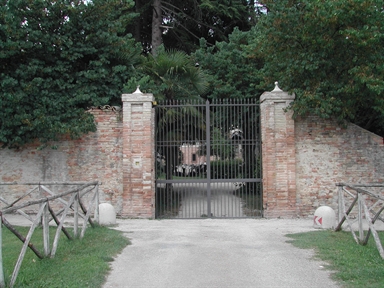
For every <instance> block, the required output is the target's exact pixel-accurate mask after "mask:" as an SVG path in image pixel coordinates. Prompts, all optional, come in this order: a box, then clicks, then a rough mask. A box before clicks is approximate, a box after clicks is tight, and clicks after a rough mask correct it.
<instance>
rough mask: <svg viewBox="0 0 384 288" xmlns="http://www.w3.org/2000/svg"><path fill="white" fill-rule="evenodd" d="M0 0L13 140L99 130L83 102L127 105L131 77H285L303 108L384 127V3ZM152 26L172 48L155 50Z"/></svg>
mask: <svg viewBox="0 0 384 288" xmlns="http://www.w3.org/2000/svg"><path fill="white" fill-rule="evenodd" d="M0 3H1V5H0V89H1V93H0V107H1V110H0V143H2V144H3V145H5V146H8V147H19V146H22V145H23V144H25V143H29V142H32V141H34V140H35V139H39V140H40V142H42V143H46V142H49V141H50V140H54V139H57V137H58V136H59V135H63V134H67V135H70V136H72V137H77V136H80V135H82V134H84V133H87V132H89V131H94V130H95V129H96V127H95V124H94V122H93V119H92V116H91V115H90V114H88V113H84V111H85V110H86V108H87V107H89V106H97V105H104V104H110V105H111V104H112V105H113V104H120V101H121V100H120V96H121V93H122V91H123V87H124V86H125V89H126V90H125V92H132V91H134V90H135V89H136V86H137V85H138V84H139V85H141V87H140V89H141V90H142V91H144V92H150V93H153V94H154V95H155V97H156V98H157V99H158V100H159V99H181V98H198V97H200V96H202V97H204V98H208V99H222V98H252V97H259V95H261V93H262V92H263V91H266V90H270V89H272V88H273V86H272V85H273V83H274V82H275V81H276V80H277V81H279V83H280V86H281V88H282V89H284V90H288V91H291V92H295V93H296V100H295V102H294V103H293V104H292V107H291V108H292V109H293V111H294V115H295V116H305V115H307V114H309V113H314V114H316V115H319V116H321V117H323V118H330V117H336V118H337V119H338V120H339V121H340V122H342V121H344V120H348V121H352V122H354V123H356V124H358V125H360V126H362V127H364V128H366V129H368V130H370V131H373V132H375V133H377V134H380V135H383V136H384V31H383V29H384V28H383V23H384V12H383V1H382V0H333V1H326V0H303V1H292V0H281V1H274V0H264V1H249V0H247V1H245V0H232V1H228V0H186V1H173V0H156V1H154V0H153V1H144V0H135V1H133V0H125V1H121V0H108V1H106V0H92V1H90V0H89V1H85V0H75V1H73V0H52V1H43V0H0ZM155 3H157V5H160V6H159V7H160V8H161V15H160V17H161V21H160V24H161V25H160V26H161V27H160V26H159V25H157V26H156V25H153V24H154V23H153V15H154V14H153V5H154V4H155ZM236 27H238V28H236ZM153 29H157V31H158V32H159V31H161V33H160V34H161V38H162V39H161V42H162V43H163V46H160V47H159V50H158V54H154V55H150V54H149V53H148V52H149V51H150V50H151V48H152V47H151V45H152V39H151V37H152V32H153ZM131 33H132V35H134V38H133V36H131ZM199 45H200V46H199ZM164 47H165V48H164ZM199 47H200V48H199ZM177 50H182V51H185V52H180V51H177ZM140 53H141V54H142V55H141V56H139V54H140ZM207 83H209V88H208V89H206V88H207V85H208V84H207Z"/></svg>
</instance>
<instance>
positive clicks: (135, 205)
mask: <svg viewBox="0 0 384 288" xmlns="http://www.w3.org/2000/svg"><path fill="white" fill-rule="evenodd" d="M153 100H154V97H153V95H152V94H145V93H142V92H141V91H140V89H139V87H137V89H136V91H135V92H133V93H132V94H123V95H122V101H123V204H122V212H121V215H122V216H125V217H137V218H154V217H155V185H154V180H155V178H154V173H155V172H154V171H155V169H154V160H153V159H155V158H154V155H155V152H154V151H155V147H154V142H155V140H154V139H155V133H154V121H155V120H154V110H153V109H152V102H153Z"/></svg>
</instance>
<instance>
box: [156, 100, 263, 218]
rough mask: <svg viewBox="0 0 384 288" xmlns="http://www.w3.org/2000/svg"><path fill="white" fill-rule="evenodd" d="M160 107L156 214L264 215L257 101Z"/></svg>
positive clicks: (193, 216) (240, 216) (157, 133)
mask: <svg viewBox="0 0 384 288" xmlns="http://www.w3.org/2000/svg"><path fill="white" fill-rule="evenodd" d="M155 109H156V110H155V111H156V145H155V146H156V155H157V156H156V218H203V217H215V218H245V217H261V216H262V214H263V211H262V206H263V205H262V182H261V178H262V174H261V173H262V171H261V143H260V125H259V119H260V117H259V105H258V103H257V102H256V100H255V99H242V100H228V101H213V102H211V103H210V102H209V101H207V102H205V103H204V102H202V101H191V100H184V101H171V102H164V103H159V104H158V105H157V106H155Z"/></svg>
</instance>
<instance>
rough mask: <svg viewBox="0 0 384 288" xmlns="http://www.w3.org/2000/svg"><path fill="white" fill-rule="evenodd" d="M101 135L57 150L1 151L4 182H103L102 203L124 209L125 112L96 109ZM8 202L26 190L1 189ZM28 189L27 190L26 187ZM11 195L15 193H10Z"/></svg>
mask: <svg viewBox="0 0 384 288" xmlns="http://www.w3.org/2000/svg"><path fill="white" fill-rule="evenodd" d="M90 113H92V114H94V117H95V121H96V123H97V131H96V132H95V133H89V134H87V135H85V136H84V137H82V138H81V139H79V140H74V141H71V140H64V141H61V142H59V143H53V144H56V145H57V149H56V150H54V149H51V148H50V147H47V148H44V149H42V150H37V148H38V147H39V145H38V144H33V145H29V146H27V147H24V148H23V149H20V150H10V149H8V148H6V149H1V150H0V159H1V160H0V181H1V182H15V181H16V182H18V183H25V182H41V181H44V182H50V181H52V182H53V181H55V182H74V181H93V180H98V181H100V182H102V185H101V186H100V190H99V191H100V201H101V202H109V203H113V205H114V206H115V209H116V210H117V212H119V213H120V212H121V209H122V194H123V185H122V173H121V171H122V160H123V159H122V127H123V123H122V120H121V112H116V111H112V110H100V109H94V110H92V111H90ZM0 189H1V194H2V196H4V198H6V199H7V200H12V199H13V200H15V199H16V198H17V197H19V196H21V195H22V194H23V193H24V192H25V190H22V189H23V187H20V186H18V187H12V186H2V187H1V186H0ZM24 189H25V187H24ZM7 191H10V192H12V193H8V192H7Z"/></svg>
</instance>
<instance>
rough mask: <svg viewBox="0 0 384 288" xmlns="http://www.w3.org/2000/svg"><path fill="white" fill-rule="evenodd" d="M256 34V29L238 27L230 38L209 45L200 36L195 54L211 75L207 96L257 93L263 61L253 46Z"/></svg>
mask: <svg viewBox="0 0 384 288" xmlns="http://www.w3.org/2000/svg"><path fill="white" fill-rule="evenodd" d="M254 37H255V32H254V31H245V32H244V31H240V30H239V29H235V30H234V31H233V32H232V33H231V34H230V35H229V36H228V39H229V40H228V41H221V42H216V44H215V45H214V46H208V45H207V43H206V41H205V39H201V43H200V45H201V47H200V49H198V50H196V52H195V53H193V54H192V56H193V58H194V59H195V61H196V62H197V63H198V64H199V65H200V67H201V68H202V69H203V70H204V71H205V72H206V73H208V74H209V75H210V77H209V84H210V86H209V89H208V91H207V94H206V96H205V97H207V98H208V99H228V98H231V99H232V98H237V99H241V98H253V97H258V96H259V95H260V94H261V93H262V92H263V91H262V90H260V88H259V84H260V82H261V78H260V77H261V74H260V72H259V70H260V69H261V68H262V67H263V65H264V61H263V59H262V58H260V57H257V54H255V53H254V51H253V50H252V49H250V48H249V47H250V45H251V44H252V43H253V41H254Z"/></svg>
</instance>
